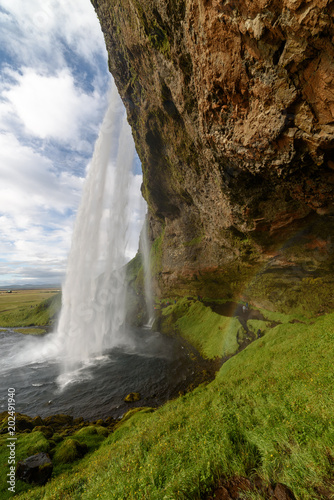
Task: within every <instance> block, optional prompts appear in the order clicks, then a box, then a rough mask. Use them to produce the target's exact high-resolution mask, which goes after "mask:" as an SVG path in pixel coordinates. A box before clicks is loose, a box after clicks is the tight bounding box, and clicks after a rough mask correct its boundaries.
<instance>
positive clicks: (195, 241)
mask: <svg viewBox="0 0 334 500" xmlns="http://www.w3.org/2000/svg"><path fill="white" fill-rule="evenodd" d="M203 238H204V235H203V234H202V235H200V236H196V237H195V238H193V239H192V240H190V241H186V242H185V243H183V246H185V247H194V246H196V245H199V244H200V243H201V241H202V240H203Z"/></svg>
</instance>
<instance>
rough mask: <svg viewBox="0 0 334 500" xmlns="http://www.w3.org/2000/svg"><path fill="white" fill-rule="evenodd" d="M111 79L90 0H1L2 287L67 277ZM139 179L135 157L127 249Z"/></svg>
mask: <svg viewBox="0 0 334 500" xmlns="http://www.w3.org/2000/svg"><path fill="white" fill-rule="evenodd" d="M111 84H112V80H111V76H110V74H109V72H108V67H107V53H106V49H105V44H104V39H103V35H102V32H101V29H100V25H99V22H98V19H97V16H96V14H95V11H94V9H93V7H92V5H91V3H90V0H46V1H45V0H29V2H25V1H23V0H0V287H1V286H13V285H22V284H26V285H27V284H29V285H34V284H50V285H51V284H54V285H59V284H61V283H62V282H63V280H64V275H65V270H66V261H67V255H68V252H69V248H70V244H71V234H72V229H73V223H74V219H75V214H76V211H77V208H78V205H79V201H80V197H81V191H82V186H83V183H84V178H85V175H86V172H87V169H88V168H89V162H90V159H91V157H92V154H93V149H94V143H95V140H96V138H97V135H98V131H99V126H100V124H101V122H102V119H103V116H104V113H105V111H106V108H107V94H108V89H109V88H110V85H111ZM141 182H142V177H141V168H140V162H139V159H138V157H137V159H136V161H135V163H134V167H133V175H132V182H131V199H132V204H131V221H130V229H131V231H130V235H131V236H130V238H129V243H128V247H127V252H126V254H127V258H128V259H130V258H132V257H133V256H134V255H135V253H136V251H137V248H138V237H139V231H140V229H141V225H142V222H143V217H144V211H145V205H144V204H143V202H142V201H141V199H140V198H141V195H140V185H141Z"/></svg>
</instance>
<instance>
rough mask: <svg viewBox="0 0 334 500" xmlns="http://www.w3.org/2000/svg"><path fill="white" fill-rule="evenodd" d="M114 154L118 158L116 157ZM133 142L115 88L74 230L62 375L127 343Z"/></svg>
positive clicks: (59, 338) (61, 340)
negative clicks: (126, 266)
mask: <svg viewBox="0 0 334 500" xmlns="http://www.w3.org/2000/svg"><path fill="white" fill-rule="evenodd" d="M115 151H117V155H116V157H115ZM134 152H135V150H134V142H133V139H132V136H131V129H130V126H129V125H128V123H127V121H126V115H125V111H124V107H123V105H122V102H121V99H120V97H119V96H118V93H117V90H116V88H115V86H113V89H112V92H111V96H110V102H109V108H108V111H107V113H106V116H105V118H104V121H103V123H102V126H101V131H100V134H99V137H98V140H97V142H96V145H95V150H94V154H93V158H92V162H91V165H90V169H89V172H88V176H87V179H86V181H85V185H84V190H83V195H82V200H81V204H80V207H79V210H78V214H77V219H76V222H75V226H74V231H73V237H72V246H71V250H70V255H69V259H68V267H67V274H66V281H65V285H64V287H63V295H62V297H63V298H62V310H61V315H60V319H59V324H58V328H57V332H56V334H55V341H56V342H57V343H58V344H59V345H60V347H61V349H62V353H63V354H62V357H63V375H62V376H61V377H60V379H59V383H60V385H64V384H66V379H67V375H68V374H69V373H70V372H73V371H74V370H76V369H78V368H80V366H82V365H83V364H84V363H87V362H89V359H90V358H91V357H92V356H99V355H101V354H102V352H103V350H104V349H105V348H108V347H112V346H114V345H117V344H119V343H122V342H124V338H122V326H123V323H124V319H125V283H124V276H123V274H124V264H125V249H126V243H127V242H126V232H127V226H128V214H127V205H128V201H129V181H130V171H131V167H132V163H133V158H134Z"/></svg>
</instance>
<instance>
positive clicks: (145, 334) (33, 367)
mask: <svg viewBox="0 0 334 500" xmlns="http://www.w3.org/2000/svg"><path fill="white" fill-rule="evenodd" d="M50 335H52V334H49V335H46V336H44V337H32V336H28V335H22V334H20V333H17V332H15V331H12V330H3V331H0V347H1V352H2V364H1V368H0V376H1V382H0V383H1V392H0V393H1V409H0V411H4V410H6V408H7V399H6V397H7V390H8V388H9V387H13V388H15V390H16V411H17V412H21V413H25V414H27V415H30V416H32V417H33V416H36V415H40V416H41V417H45V416H48V415H53V414H56V413H65V414H69V415H72V416H74V417H78V416H83V417H84V418H85V419H88V420H94V419H98V418H106V417H107V416H109V415H110V416H113V417H118V416H120V415H122V414H123V413H124V412H125V411H126V410H127V409H129V407H132V406H133V405H130V406H129V405H128V404H127V403H124V401H123V399H124V397H125V396H126V395H127V394H128V393H130V392H139V393H140V394H141V396H142V399H141V401H140V402H138V403H137V406H150V405H152V406H156V405H159V404H162V403H163V402H164V401H166V400H168V399H169V398H170V397H173V396H174V395H176V394H177V393H178V391H179V390H182V389H184V388H185V387H186V386H187V385H189V384H190V383H191V381H192V379H193V372H194V364H193V362H192V361H190V358H189V356H188V353H187V352H186V348H183V347H182V346H181V345H180V344H179V342H178V341H176V340H175V339H171V338H166V337H164V336H162V335H160V334H159V333H156V332H152V331H151V330H145V329H136V330H134V329H133V330H132V331H130V332H129V339H128V343H127V345H124V346H118V347H116V348H113V349H111V350H110V351H108V352H106V353H104V354H103V356H100V357H98V358H95V359H92V361H91V362H89V363H87V364H86V365H85V366H84V367H83V368H82V369H80V370H77V371H76V372H74V373H72V374H69V375H67V377H68V378H67V384H66V385H65V387H64V388H63V389H62V390H60V389H59V385H58V384H57V378H58V375H59V370H60V361H61V360H60V359H54V358H52V357H50V356H49V357H48V356H47V355H45V354H43V352H46V350H45V349H43V347H44V345H43V344H46V343H47V342H49V338H50Z"/></svg>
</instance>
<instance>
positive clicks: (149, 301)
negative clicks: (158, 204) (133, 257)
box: [140, 216, 154, 328]
mask: <svg viewBox="0 0 334 500" xmlns="http://www.w3.org/2000/svg"><path fill="white" fill-rule="evenodd" d="M140 243H141V245H140V246H141V251H142V256H143V264H144V289H145V300H146V309H147V315H148V322H147V325H146V326H147V327H148V328H152V326H153V322H154V303H153V293H152V274H151V263H150V246H149V238H148V219H147V216H146V218H145V222H144V226H143V229H142V232H141V235H140Z"/></svg>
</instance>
